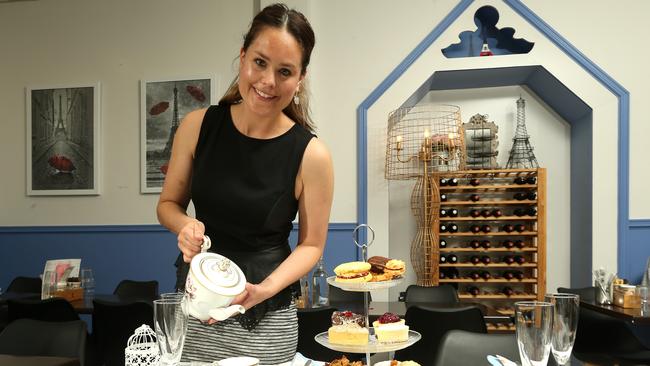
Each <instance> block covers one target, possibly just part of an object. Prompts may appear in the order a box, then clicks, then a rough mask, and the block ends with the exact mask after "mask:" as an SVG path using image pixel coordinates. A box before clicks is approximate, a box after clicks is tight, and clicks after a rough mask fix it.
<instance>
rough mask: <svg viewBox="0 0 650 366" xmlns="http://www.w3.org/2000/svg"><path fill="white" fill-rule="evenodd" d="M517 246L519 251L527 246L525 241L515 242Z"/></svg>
mask: <svg viewBox="0 0 650 366" xmlns="http://www.w3.org/2000/svg"><path fill="white" fill-rule="evenodd" d="M515 246H516V247H517V248H519V249H521V248H523V247H525V246H526V243H525V242H524V241H523V240H517V241H515Z"/></svg>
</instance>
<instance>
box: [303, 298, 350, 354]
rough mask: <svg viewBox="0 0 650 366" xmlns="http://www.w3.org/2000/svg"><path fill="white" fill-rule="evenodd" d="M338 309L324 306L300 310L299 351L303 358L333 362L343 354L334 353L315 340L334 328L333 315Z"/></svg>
mask: <svg viewBox="0 0 650 366" xmlns="http://www.w3.org/2000/svg"><path fill="white" fill-rule="evenodd" d="M335 310H336V309H335V308H333V307H331V306H324V307H320V308H312V309H298V349H297V351H298V352H300V353H301V354H302V355H303V356H305V357H307V358H309V359H312V360H321V361H331V360H333V359H335V358H337V357H340V355H341V353H340V352H336V351H332V350H330V349H329V348H326V347H324V346H322V345H321V344H320V343H318V342H316V341H315V340H314V337H315V336H316V335H317V334H318V333H321V332H325V331H327V329H328V328H329V327H330V326H332V313H334V311H335Z"/></svg>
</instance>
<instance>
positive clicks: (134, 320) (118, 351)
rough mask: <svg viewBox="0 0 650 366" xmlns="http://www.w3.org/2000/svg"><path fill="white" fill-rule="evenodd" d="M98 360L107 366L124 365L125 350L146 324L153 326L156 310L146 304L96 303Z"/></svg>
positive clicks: (95, 334) (94, 317) (94, 327)
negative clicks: (133, 336) (154, 311)
mask: <svg viewBox="0 0 650 366" xmlns="http://www.w3.org/2000/svg"><path fill="white" fill-rule="evenodd" d="M92 320H93V336H92V343H93V349H94V350H95V352H94V353H95V356H94V358H95V360H97V361H99V362H98V363H99V364H101V365H105V366H113V365H119V366H123V365H124V348H126V346H127V341H128V340H129V337H130V336H131V335H132V334H133V333H135V330H136V329H137V328H138V327H140V326H141V325H142V324H147V325H149V326H150V327H151V328H152V329H153V328H154V326H153V307H152V306H151V305H150V304H149V303H146V302H132V303H115V302H110V301H102V300H98V299H95V300H93V315H92Z"/></svg>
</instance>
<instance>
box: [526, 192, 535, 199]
mask: <svg viewBox="0 0 650 366" xmlns="http://www.w3.org/2000/svg"><path fill="white" fill-rule="evenodd" d="M525 199H529V200H531V201H533V200H536V199H537V192H535V191H530V192H528V193H527V194H526V198H525Z"/></svg>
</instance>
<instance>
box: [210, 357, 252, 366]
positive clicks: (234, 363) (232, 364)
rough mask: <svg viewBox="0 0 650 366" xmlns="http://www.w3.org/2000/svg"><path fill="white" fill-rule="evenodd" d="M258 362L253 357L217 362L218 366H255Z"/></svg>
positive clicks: (225, 359)
mask: <svg viewBox="0 0 650 366" xmlns="http://www.w3.org/2000/svg"><path fill="white" fill-rule="evenodd" d="M259 364H260V360H258V359H257V358H255V357H230V358H224V359H223V360H221V361H218V362H217V365H219V366H257V365H259Z"/></svg>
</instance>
